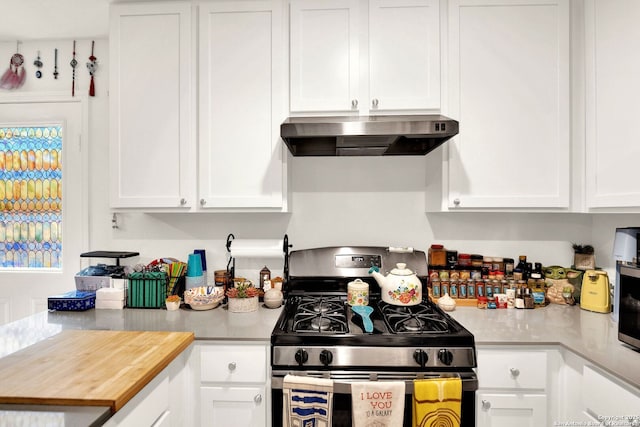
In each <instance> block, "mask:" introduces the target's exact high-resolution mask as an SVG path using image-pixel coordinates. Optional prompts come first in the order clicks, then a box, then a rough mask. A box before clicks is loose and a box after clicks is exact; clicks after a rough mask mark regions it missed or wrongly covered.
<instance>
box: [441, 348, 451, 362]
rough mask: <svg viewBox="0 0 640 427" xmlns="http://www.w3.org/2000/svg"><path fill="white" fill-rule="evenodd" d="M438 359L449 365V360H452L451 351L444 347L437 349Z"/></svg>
mask: <svg viewBox="0 0 640 427" xmlns="http://www.w3.org/2000/svg"><path fill="white" fill-rule="evenodd" d="M438 359H440V361H441V362H442V363H444V364H445V365H451V362H453V353H451V352H450V351H449V350H447V349H446V348H442V349H440V351H438Z"/></svg>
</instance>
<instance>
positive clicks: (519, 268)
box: [513, 255, 527, 280]
mask: <svg viewBox="0 0 640 427" xmlns="http://www.w3.org/2000/svg"><path fill="white" fill-rule="evenodd" d="M526 270H527V256H526V255H520V256H519V257H518V265H516V266H515V268H514V269H513V278H514V279H515V280H527V279H526V278H525V272H526Z"/></svg>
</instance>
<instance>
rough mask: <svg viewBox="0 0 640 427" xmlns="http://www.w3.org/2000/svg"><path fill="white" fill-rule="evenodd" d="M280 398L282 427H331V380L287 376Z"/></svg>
mask: <svg viewBox="0 0 640 427" xmlns="http://www.w3.org/2000/svg"><path fill="white" fill-rule="evenodd" d="M282 397H283V398H282V413H283V417H282V418H283V420H282V421H283V423H282V424H283V427H331V410H332V406H333V381H332V380H328V379H323V378H311V377H301V376H295V375H287V376H285V377H284V382H283V387H282Z"/></svg>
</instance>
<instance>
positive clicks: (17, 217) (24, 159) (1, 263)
mask: <svg viewBox="0 0 640 427" xmlns="http://www.w3.org/2000/svg"><path fill="white" fill-rule="evenodd" d="M0 245H2V250H0V269H5V270H6V269H25V268H32V269H33V268H35V269H60V268H61V267H62V266H61V262H62V127H61V126H33V127H1V126H0Z"/></svg>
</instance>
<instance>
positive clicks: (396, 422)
mask: <svg viewBox="0 0 640 427" xmlns="http://www.w3.org/2000/svg"><path fill="white" fill-rule="evenodd" d="M404 394H405V385H404V381H364V382H354V383H352V384H351V405H352V407H353V413H352V422H353V427H370V426H375V427H395V426H401V425H402V419H403V417H404Z"/></svg>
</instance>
